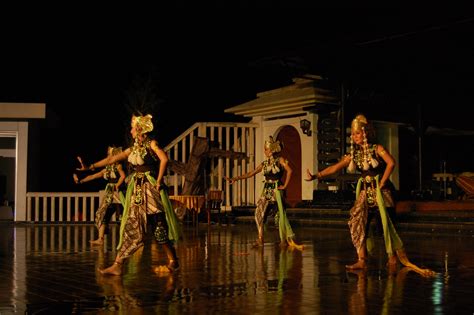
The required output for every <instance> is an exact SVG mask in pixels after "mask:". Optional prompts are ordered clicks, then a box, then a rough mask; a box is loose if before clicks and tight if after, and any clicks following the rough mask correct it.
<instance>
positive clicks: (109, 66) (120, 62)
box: [0, 10, 474, 191]
mask: <svg viewBox="0 0 474 315" xmlns="http://www.w3.org/2000/svg"><path fill="white" fill-rule="evenodd" d="M383 12H384V13H383V14H382V13H378V14H374V13H373V12H370V13H369V12H366V13H364V14H360V13H359V14H356V15H355V14H350V13H347V14H341V13H334V14H331V15H325V16H322V15H321V14H319V16H318V17H314V20H307V18H305V19H302V20H304V21H298V22H294V21H293V22H291V21H290V20H288V23H282V22H281V21H278V22H276V21H272V22H266V21H265V22H263V21H262V22H261V23H257V22H255V21H252V22H251V23H250V22H249V21H246V20H245V19H244V18H242V19H241V20H240V24H236V23H235V21H228V23H227V24H219V25H214V26H203V25H200V24H197V25H196V24H192V23H188V24H183V23H180V24H179V25H180V26H181V27H179V28H178V27H175V28H174V26H173V25H170V26H169V27H168V28H160V27H157V31H156V32H151V33H152V35H147V36H143V35H142V36H138V35H137V36H133V35H132V34H122V35H119V34H116V33H113V34H112V33H109V32H108V31H107V30H100V31H97V32H93V31H87V32H85V33H82V32H79V31H75V32H73V33H72V34H70V36H67V37H60V36H59V34H58V35H57V36H56V35H54V34H53V35H51V33H47V32H45V33H42V34H32V33H31V34H28V37H27V38H25V37H24V36H17V35H15V36H13V35H12V36H11V38H7V39H5V40H4V42H3V44H4V45H3V47H8V49H2V50H1V52H0V54H1V57H2V58H1V59H0V67H1V71H0V101H1V102H41V103H46V107H47V118H46V119H45V120H42V121H35V122H33V123H32V126H31V129H32V130H35V132H34V134H31V135H30V149H31V150H32V152H34V156H30V157H29V159H30V161H29V178H28V181H29V183H28V187H29V188H28V190H29V191H75V190H77V187H75V186H74V185H72V180H71V174H72V170H73V169H74V167H76V166H77V165H76V161H75V156H76V155H82V156H84V157H85V158H86V159H87V161H97V160H98V159H100V158H102V157H104V156H105V154H106V147H107V146H108V145H109V144H117V145H124V144H125V143H126V139H127V135H128V131H129V124H130V115H131V111H132V110H136V109H142V110H147V109H149V110H153V115H154V118H155V124H156V126H155V127H156V133H155V136H156V138H157V139H158V141H159V143H160V144H161V145H162V146H163V147H164V146H165V145H166V144H168V143H169V142H170V141H172V140H173V139H174V138H175V137H176V136H178V135H179V134H181V133H182V132H183V131H185V130H186V129H187V128H189V127H190V126H191V125H192V124H193V123H194V122H197V121H236V120H237V121H248V119H247V118H243V117H236V116H233V115H229V114H224V112H223V111H224V109H225V108H229V107H232V106H235V105H238V104H241V103H243V102H246V101H250V100H252V99H254V98H255V96H256V93H258V92H262V91H265V90H268V89H273V88H278V87H282V86H285V85H289V84H291V79H292V78H293V77H296V76H300V75H304V74H305V73H312V74H319V75H323V76H325V77H327V78H329V79H330V80H331V81H333V82H337V83H341V82H343V83H344V86H345V87H346V89H347V91H348V93H349V94H348V99H347V107H346V112H347V114H348V117H347V119H350V118H351V117H349V116H351V115H352V114H354V113H355V112H365V113H366V114H367V116H368V117H369V119H378V120H387V121H397V122H402V123H405V124H407V125H409V126H414V127H416V126H417V124H418V119H419V118H420V116H418V114H417V110H416V109H417V108H420V109H421V119H422V122H423V130H424V128H426V127H427V126H436V127H438V128H457V129H461V130H474V127H473V126H474V125H473V124H472V114H471V115H470V114H468V113H469V112H472V106H473V104H474V97H473V93H472V91H473V86H474V60H473V59H474V41H473V40H472V38H473V35H474V32H473V30H474V27H473V26H474V15H471V16H469V15H467V14H465V13H464V12H461V13H456V14H455V13H451V14H447V13H438V14H432V13H427V12H425V14H421V15H420V14H416V13H412V14H408V15H407V14H398V13H397V12H389V11H387V10H384V11H383ZM323 15H324V14H323ZM220 22H224V21H220ZM233 22H234V23H233ZM244 22H245V23H244ZM211 25H212V24H211ZM170 28H173V30H172V31H171V30H170ZM147 34H148V33H147ZM143 91H146V93H143ZM140 95H141V96H143V95H146V96H147V103H146V105H145V106H140V105H138V104H139V102H140V101H141V100H143V97H139V96H140ZM439 107H441V109H439ZM404 134H405V135H406V137H408V138H409V137H413V138H416V134H414V133H413V134H410V131H409V129H407V131H404ZM407 142H410V143H411V142H412V140H410V141H407ZM473 143H474V141H473V137H472V136H464V137H457V138H456V139H454V138H449V137H446V136H430V137H427V139H426V146H427V148H426V150H427V151H429V152H431V151H430V150H435V151H434V152H431V153H430V154H431V155H430V156H429V159H428V161H427V162H426V163H427V166H426V167H427V168H428V169H427V172H431V171H434V170H435V169H436V167H437V165H438V164H439V160H441V159H446V160H447V161H448V168H450V170H452V171H456V172H459V171H463V170H468V168H470V169H469V170H470V171H474V165H473V164H474V162H472V161H474V156H473V153H472V152H474V146H473ZM402 152H403V151H402ZM410 154H411V153H410ZM96 182H98V183H97V184H91V185H88V186H87V187H85V186H84V187H81V190H84V189H85V190H96V189H98V188H101V187H102V186H103V182H100V181H96Z"/></svg>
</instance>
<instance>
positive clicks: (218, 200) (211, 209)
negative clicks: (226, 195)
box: [206, 190, 222, 225]
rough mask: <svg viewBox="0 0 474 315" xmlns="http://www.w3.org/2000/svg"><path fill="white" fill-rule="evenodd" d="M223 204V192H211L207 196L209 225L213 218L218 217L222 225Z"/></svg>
mask: <svg viewBox="0 0 474 315" xmlns="http://www.w3.org/2000/svg"><path fill="white" fill-rule="evenodd" d="M221 204H222V190H209V192H208V193H207V196H206V211H207V224H211V216H212V214H214V215H215V216H216V217H217V222H218V223H219V225H220V224H221Z"/></svg>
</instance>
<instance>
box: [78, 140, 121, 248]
mask: <svg viewBox="0 0 474 315" xmlns="http://www.w3.org/2000/svg"><path fill="white" fill-rule="evenodd" d="M120 152H122V148H121V147H113V146H111V147H109V148H108V149H107V156H113V155H116V154H118V153H120ZM77 159H78V160H79V163H81V167H82V168H84V164H83V163H82V159H81V157H80V156H78V157H77ZM73 178H74V182H75V183H76V184H83V183H87V182H89V181H92V180H94V179H98V178H104V179H105V180H106V181H107V182H108V183H107V185H106V186H105V196H104V198H103V199H102V202H101V204H100V206H99V209H97V212H96V213H95V226H96V227H97V230H98V231H99V237H98V238H97V239H96V240H93V241H90V243H91V244H92V245H103V244H104V235H105V234H106V233H107V232H108V225H109V222H110V219H111V218H112V215H113V214H114V213H115V212H116V210H117V208H118V204H113V203H112V202H113V201H114V198H115V199H116V200H118V199H117V197H116V195H115V193H116V192H117V191H118V190H119V188H120V186H121V185H122V183H123V181H124V180H125V172H124V171H123V168H122V164H121V163H114V164H111V165H107V166H106V167H105V168H103V169H102V170H101V171H99V172H97V173H94V174H91V175H89V176H86V177H84V178H83V179H79V177H78V176H77V174H73ZM118 201H120V200H118Z"/></svg>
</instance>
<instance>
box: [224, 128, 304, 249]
mask: <svg viewBox="0 0 474 315" xmlns="http://www.w3.org/2000/svg"><path fill="white" fill-rule="evenodd" d="M280 151H281V145H280V141H274V140H273V137H271V136H270V137H269V139H268V140H267V141H265V151H264V152H265V156H266V157H267V159H266V160H265V161H263V162H262V163H261V164H260V165H259V166H258V167H257V168H256V169H255V170H253V171H251V172H248V173H246V174H243V175H241V176H237V177H233V178H228V177H226V180H228V181H229V182H230V183H231V184H233V183H235V182H236V181H237V180H241V179H245V178H249V177H252V176H255V175H256V174H258V173H260V172H261V171H263V176H264V177H265V183H264V186H263V192H262V195H261V197H260V199H259V200H258V201H257V208H256V209H255V223H256V224H257V230H258V239H257V241H256V244H255V245H256V246H262V245H263V227H264V224H265V222H266V219H267V218H268V217H269V216H270V215H274V216H275V224H277V225H278V229H279V232H280V241H281V243H280V244H281V246H290V247H294V248H297V249H300V250H302V249H303V246H302V245H298V244H296V243H295V241H294V240H293V238H294V236H295V233H293V230H292V228H291V225H290V222H289V221H288V218H287V216H286V209H285V207H284V197H283V193H282V191H283V190H284V189H286V187H287V186H288V183H289V182H290V179H291V173H292V172H293V171H292V169H291V167H290V165H289V164H288V161H287V160H286V159H284V158H283V157H281V156H278V153H279V152H280ZM284 171H286V179H285V183H284V184H283V185H282V183H281V179H282V177H283V173H284ZM275 208H277V209H275ZM276 210H278V211H276Z"/></svg>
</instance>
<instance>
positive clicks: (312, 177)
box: [304, 169, 317, 182]
mask: <svg viewBox="0 0 474 315" xmlns="http://www.w3.org/2000/svg"><path fill="white" fill-rule="evenodd" d="M316 178H317V176H316V175H314V174H311V172H310V171H309V169H306V178H305V179H304V180H305V181H307V182H310V181H312V180H315V179H316Z"/></svg>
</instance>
